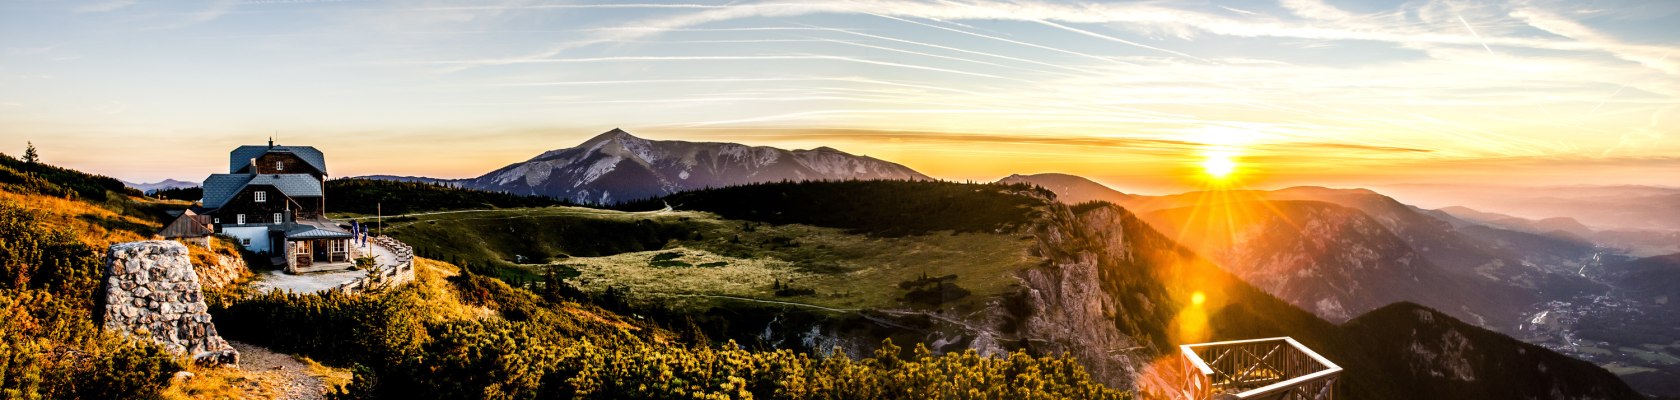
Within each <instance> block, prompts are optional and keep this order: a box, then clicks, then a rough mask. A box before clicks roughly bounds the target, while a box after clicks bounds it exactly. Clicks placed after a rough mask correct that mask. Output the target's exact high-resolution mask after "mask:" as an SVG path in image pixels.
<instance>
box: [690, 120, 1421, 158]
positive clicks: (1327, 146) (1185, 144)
mask: <svg viewBox="0 0 1680 400" xmlns="http://www.w3.org/2000/svg"><path fill="white" fill-rule="evenodd" d="M716 129H727V130H728V131H729V132H731V133H734V134H736V135H737V136H740V137H746V138H755V139H765V140H851V141H859V140H861V141H874V142H890V143H918V142H920V143H988V144H1004V145H1048V146H1073V147H1096V148H1106V149H1128V150H1134V151H1158V152H1169V153H1182V152H1187V151H1199V150H1202V149H1205V148H1207V147H1208V146H1209V144H1207V143H1201V142H1196V141H1189V140H1174V139H1160V138H1148V137H1115V136H1089V135H1048V134H1047V135H1028V134H1008V133H976V132H938V131H912V130H879V129H840V128H735V127H730V128H708V129H703V130H702V131H713V130H716ZM1249 147H1251V148H1252V149H1254V150H1257V151H1263V152H1283V153H1296V154H1299V152H1303V151H1322V150H1353V151H1361V152H1370V153H1407V154H1415V153H1429V152H1432V150H1428V149H1419V148H1407V147H1391V146H1371V145H1362V144H1355V143H1330V142H1284V143H1265V144H1255V145H1252V146H1249Z"/></svg>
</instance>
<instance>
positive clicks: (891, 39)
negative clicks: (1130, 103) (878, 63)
mask: <svg viewBox="0 0 1680 400" xmlns="http://www.w3.org/2000/svg"><path fill="white" fill-rule="evenodd" d="M818 29H823V30H830V31H834V32H840V33H844V34H848V35H857V36H862V37H866V38H872V39H880V40H887V41H893V42H899V43H906V44H913V45H917V46H926V47H932V48H935V49H941V50H950V51H955V52H959V53H967V54H973V55H979V56H986V57H994V58H1001V59H1005V60H1009V61H1015V62H1021V63H1027V64H1033V65H1041V66H1046V67H1052V68H1060V69H1065V70H1069V71H1076V72H1083V73H1087V74H1100V72H1097V71H1093V70H1089V69H1084V68H1079V67H1074V66H1067V65H1060V64H1054V63H1047V62H1043V61H1037V60H1029V59H1025V58H1020V57H1011V56H1006V55H1002V54H993V53H987V52H981V51H974V50H968V49H962V48H956V47H951V46H942V45H937V44H932V43H924V42H917V41H912V40H905V39H899V38H893V37H887V36H880V35H871V34H868V33H863V32H857V31H852V30H847V29H838V28H818Z"/></svg>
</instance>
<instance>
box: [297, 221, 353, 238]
mask: <svg viewBox="0 0 1680 400" xmlns="http://www.w3.org/2000/svg"><path fill="white" fill-rule="evenodd" d="M350 237H355V235H352V234H350V231H347V230H344V228H340V227H338V225H337V224H334V223H332V221H329V220H322V219H316V220H300V221H297V223H296V224H294V225H292V226H291V228H290V229H287V230H286V240H303V239H344V238H350Z"/></svg>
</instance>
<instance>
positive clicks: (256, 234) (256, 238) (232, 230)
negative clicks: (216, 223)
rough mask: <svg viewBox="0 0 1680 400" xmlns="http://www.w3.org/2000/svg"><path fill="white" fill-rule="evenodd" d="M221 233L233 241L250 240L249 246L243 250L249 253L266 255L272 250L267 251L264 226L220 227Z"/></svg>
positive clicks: (266, 233)
mask: <svg viewBox="0 0 1680 400" xmlns="http://www.w3.org/2000/svg"><path fill="white" fill-rule="evenodd" d="M222 233H223V234H226V235H228V236H233V237H234V238H235V239H239V240H240V241H241V242H243V241H244V240H245V239H250V240H251V244H250V245H247V246H245V250H250V251H253V252H258V253H267V252H270V251H272V249H269V243H268V227H266V226H244V227H231V226H224V227H222Z"/></svg>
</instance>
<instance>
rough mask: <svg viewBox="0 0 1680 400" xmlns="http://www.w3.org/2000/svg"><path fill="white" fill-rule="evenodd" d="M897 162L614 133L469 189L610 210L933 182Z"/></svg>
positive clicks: (828, 151)
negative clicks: (788, 186)
mask: <svg viewBox="0 0 1680 400" xmlns="http://www.w3.org/2000/svg"><path fill="white" fill-rule="evenodd" d="M932 179H933V178H931V177H928V176H927V175H923V174H922V173H920V172H916V171H915V170H912V169H910V168H908V167H905V166H903V165H899V164H896V163H892V162H888V161H883V160H880V159H876V158H873V157H868V156H858V155H852V154H850V153H846V152H843V151H840V150H836V149H834V148H831V147H826V146H824V147H818V148H815V149H797V150H785V149H780V148H775V147H769V146H748V145H743V144H738V143H725V142H688V141H680V140H648V139H644V138H640V137H637V136H635V135H632V134H630V133H629V132H626V131H624V130H622V129H617V128H614V129H613V130H610V131H607V132H604V133H602V134H600V135H596V136H595V137H592V138H590V139H589V140H586V141H584V142H583V143H581V144H579V145H577V146H574V147H568V148H563V149H555V150H548V151H544V152H542V153H541V154H538V155H537V156H535V157H532V158H530V159H528V160H526V161H522V162H517V163H513V164H509V165H507V166H505V167H502V168H499V169H496V170H494V171H491V172H489V173H486V174H484V175H481V176H478V177H476V178H468V179H462V180H459V181H456V182H459V183H460V184H461V185H462V186H464V187H466V188H470V189H479V190H491V191H502V192H509V193H513V194H522V195H544V196H549V197H555V198H559V199H565V200H569V201H574V202H578V203H585V204H613V203H619V202H624V201H630V200H638V199H645V198H651V197H655V196H660V195H666V194H671V193H676V192H681V191H685V190H694V189H702V188H708V187H724V186H733V185H741V184H749V183H762V182H773V181H782V180H787V181H806V180H932Z"/></svg>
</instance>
